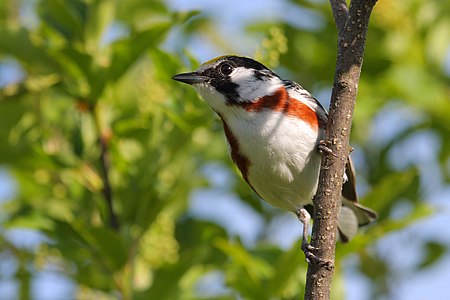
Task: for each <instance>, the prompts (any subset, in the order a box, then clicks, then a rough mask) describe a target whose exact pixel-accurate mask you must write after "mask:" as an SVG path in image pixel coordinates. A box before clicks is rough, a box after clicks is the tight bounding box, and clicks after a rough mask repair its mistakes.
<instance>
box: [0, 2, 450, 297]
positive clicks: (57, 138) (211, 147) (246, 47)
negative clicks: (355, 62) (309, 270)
mask: <svg viewBox="0 0 450 300" xmlns="http://www.w3.org/2000/svg"><path fill="white" fill-rule="evenodd" d="M449 15H450V2H448V1H439V0H435V1H420V0H412V1H401V0H394V1H379V3H378V4H377V5H376V6H375V9H374V12H373V14H372V18H371V23H370V29H369V34H368V40H367V47H366V53H365V61H364V66H363V73H362V78H361V82H360V85H359V93H358V101H357V106H356V111H355V115H354V126H353V132H352V138H351V144H352V146H353V147H354V148H355V151H354V152H353V153H352V156H353V158H354V160H355V163H356V168H357V175H358V191H359V193H360V195H361V200H362V202H363V203H364V204H365V205H367V206H369V207H372V208H374V209H376V210H377V211H378V212H379V214H380V220H379V221H378V222H377V223H376V224H374V225H373V226H371V227H370V228H367V229H366V230H364V231H363V232H362V233H360V234H359V235H358V236H357V237H356V238H355V239H354V240H353V241H352V242H351V243H349V244H346V245H342V244H338V245H337V257H338V258H337V267H336V275H335V279H334V282H333V283H334V285H333V299H355V300H361V299H362V300H364V299H396V300H398V299H437V298H440V297H442V291H443V290H446V289H447V286H448V280H449V278H450V271H449V270H450V231H449V230H448V221H449V220H450V184H449V181H450V154H449V153H450V139H449V137H450V121H449V120H450V118H449V116H450V89H449V81H450V80H449V78H450V18H449V17H448V16H449ZM335 45H336V29H335V25H334V22H333V18H332V14H331V11H330V7H329V3H328V1H322V0H310V1H306V0H298V1H295V0H291V1H288V0H285V1H275V0H272V1H269V0H264V1H235V0H233V1H207V0H202V1H200V0H199V1H182V0H170V1H158V0H150V1H148V0H115V1H112V0H40V1H39V0H2V1H0V89H1V90H0V143H1V145H0V201H1V203H0V204H1V209H0V247H1V248H0V294H1V295H2V297H0V298H1V299H299V298H302V295H303V289H304V282H305V272H306V263H305V262H304V255H303V253H301V252H300V250H299V242H298V238H299V233H300V231H301V225H300V224H299V223H298V222H297V221H296V219H295V216H293V215H291V214H288V213H286V212H282V211H279V210H277V209H274V208H271V207H269V206H268V205H266V204H264V203H263V202H262V201H260V200H259V199H258V197H257V196H256V195H255V194H254V193H253V192H252V191H251V190H250V189H249V188H248V187H247V186H246V184H245V183H244V182H243V180H242V179H241V178H240V176H239V175H238V173H237V172H236V169H235V168H234V167H233V166H232V164H231V160H230V159H229V157H228V153H227V146H226V142H225V139H224V136H223V133H222V129H221V124H220V122H218V120H217V118H216V117H215V115H214V114H213V113H212V111H211V110H210V109H209V107H208V106H207V105H206V104H205V103H204V102H203V101H202V100H201V99H199V97H198V96H197V95H196V93H195V92H194V91H193V89H192V88H190V87H188V86H184V85H181V84H178V83H176V82H174V81H172V80H171V79H170V78H171V76H172V75H174V74H176V73H179V72H184V71H189V70H193V69H195V68H197V67H198V65H199V64H200V63H201V62H203V61H205V60H207V59H210V58H212V57H214V56H218V55H222V54H226V53H237V54H240V55H248V56H252V57H255V58H256V59H258V60H260V61H262V62H263V63H265V64H266V65H267V66H269V67H271V68H273V69H274V70H275V71H276V72H277V73H278V74H280V75H281V76H282V77H284V78H289V79H293V80H295V81H297V82H300V83H301V84H302V85H303V86H304V87H305V88H307V89H308V90H310V91H311V92H312V93H313V94H314V95H315V96H316V97H317V98H318V99H319V100H321V101H322V103H324V104H325V105H328V101H329V97H330V94H331V85H332V78H333V72H334V64H335V55H336V47H335ZM99 141H102V142H103V146H102V143H100V142H99ZM102 155H104V157H105V158H106V166H107V168H108V170H107V171H108V176H109V181H110V183H111V189H112V199H113V205H114V210H115V211H116V213H117V216H118V220H119V228H118V229H117V230H115V229H114V228H112V227H111V226H110V225H109V218H110V216H109V214H108V209H107V204H106V201H105V195H104V192H103V188H104V184H105V181H104V175H103V166H104V165H105V164H102V163H101V157H102Z"/></svg>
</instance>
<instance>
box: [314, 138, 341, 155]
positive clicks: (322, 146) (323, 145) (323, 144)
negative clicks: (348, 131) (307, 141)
mask: <svg viewBox="0 0 450 300" xmlns="http://www.w3.org/2000/svg"><path fill="white" fill-rule="evenodd" d="M328 144H329V142H327V141H324V140H320V141H319V145H317V148H318V149H319V152H320V153H322V154H323V153H328V154H330V155H333V156H334V157H338V156H337V155H336V154H334V152H333V150H331V149H330V147H328Z"/></svg>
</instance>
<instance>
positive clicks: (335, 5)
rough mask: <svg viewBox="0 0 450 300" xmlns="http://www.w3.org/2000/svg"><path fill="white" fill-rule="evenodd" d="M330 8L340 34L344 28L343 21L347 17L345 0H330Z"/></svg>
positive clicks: (345, 20)
mask: <svg viewBox="0 0 450 300" xmlns="http://www.w3.org/2000/svg"><path fill="white" fill-rule="evenodd" d="M330 4H331V10H332V11H333V17H334V21H335V22H336V27H337V29H338V33H339V34H340V33H341V32H342V31H343V30H344V26H345V22H347V19H348V7H347V2H346V0H330Z"/></svg>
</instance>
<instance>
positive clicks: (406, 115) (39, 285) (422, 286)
mask: <svg viewBox="0 0 450 300" xmlns="http://www.w3.org/2000/svg"><path fill="white" fill-rule="evenodd" d="M168 3H169V5H170V6H171V7H172V8H173V9H175V10H192V9H199V10H202V11H203V12H204V13H206V14H208V15H209V16H212V17H213V19H214V20H215V22H216V23H217V26H218V29H219V30H220V32H221V33H222V34H223V35H224V36H232V37H233V39H230V41H229V43H230V48H232V49H234V51H235V53H239V54H242V55H251V54H252V53H253V51H254V50H255V44H257V42H258V41H257V40H254V39H253V38H248V37H246V38H243V37H244V36H243V33H244V30H243V27H244V26H245V25H246V24H247V23H249V22H252V21H255V20H258V19H261V18H264V19H265V20H279V19H283V20H286V21H288V22H290V23H291V24H292V25H293V26H296V27H299V28H306V29H308V28H309V29H314V28H318V27H320V26H321V23H322V20H321V18H320V16H318V15H317V14H315V13H314V12H313V11H308V10H300V9H299V8H298V7H295V6H292V5H290V4H288V2H287V1H279V0H258V1H241V0H229V1H224V2H222V3H221V5H220V7H219V6H217V5H215V2H214V1H210V0H193V1H187V0H170V1H168ZM256 3H257V5H255V4H256ZM236 7H239V9H236ZM23 15H24V18H25V19H27V20H28V21H27V23H28V24H29V26H32V25H33V22H34V21H33V17H32V16H33V11H32V8H30V6H28V5H27V6H26V7H25V8H24V12H23ZM299 15H300V16H301V18H299V17H298V16H299ZM236 20H239V21H236ZM121 30H122V29H121V28H120V27H116V28H115V29H114V28H113V29H112V30H111V32H110V36H109V37H107V38H106V39H105V42H107V41H108V40H111V39H114V38H116V37H118V36H120V34H124V33H123V32H121ZM176 39H177V34H176V32H175V33H173V34H171V35H170V36H169V39H168V41H167V43H166V46H165V47H166V48H168V49H169V50H170V48H171V47H172V46H173V45H174V43H176ZM192 43H193V44H195V45H199V44H200V45H202V46H201V47H198V46H193V45H192V46H189V45H188V46H187V47H188V48H189V51H190V52H191V53H192V54H193V55H194V56H195V57H197V58H198V59H199V60H200V61H206V60H208V59H210V58H212V57H215V56H218V55H221V54H224V53H221V52H220V51H221V50H220V49H217V48H215V47H214V46H213V45H211V44H209V43H207V42H206V41H205V40H204V39H202V38H201V37H197V39H196V40H193V41H192ZM449 61H450V55H449ZM449 65H450V63H449ZM22 77H23V72H22V71H21V70H20V68H18V67H17V64H16V63H15V62H14V61H12V60H3V61H0V87H1V86H5V85H6V84H9V83H12V82H16V81H18V80H20V79H21V78H22ZM329 94H330V91H325V92H324V91H321V93H320V95H319V96H318V97H317V98H319V100H323V102H326V101H327V99H329V96H330V95H329ZM390 105H392V107H385V108H383V109H381V111H380V113H379V114H378V116H377V118H376V120H375V123H374V127H373V128H372V130H371V133H370V134H371V136H372V139H373V140H375V141H377V142H379V143H386V142H389V141H390V139H392V138H393V137H394V136H395V132H393V131H392V128H395V130H404V129H405V128H403V129H402V128H401V127H402V126H406V125H408V124H410V125H412V124H413V123H414V122H417V121H418V120H420V118H421V116H420V115H417V114H416V113H414V112H413V111H411V110H409V109H408V108H407V107H404V106H402V105H401V104H396V103H392V104H390ZM386 124H391V126H389V128H386ZM392 124H397V125H396V126H392ZM379 132H383V135H380V134H379ZM438 148H439V141H438V140H436V138H435V137H434V136H433V135H432V133H430V132H427V131H423V132H419V133H418V134H417V135H415V136H414V138H412V139H409V140H407V141H405V142H403V143H399V144H398V145H397V146H396V149H394V151H393V152H392V163H393V164H394V165H395V166H396V167H397V168H398V169H399V170H401V169H404V168H405V167H406V166H407V165H408V164H409V163H410V162H411V161H413V162H414V163H417V164H418V166H419V168H420V170H421V174H422V175H421V176H423V179H424V182H425V183H426V184H427V185H428V186H432V187H437V188H433V189H428V193H427V199H428V201H429V203H432V204H433V205H434V206H435V207H436V208H438V212H437V213H436V214H434V215H433V216H432V217H431V218H427V219H426V220H423V221H421V222H418V223H417V224H414V225H413V226H411V227H408V228H407V229H405V230H402V231H401V232H395V233H392V234H389V235H387V236H385V237H383V238H382V239H381V240H380V241H378V242H377V244H376V246H375V248H376V251H377V252H378V253H379V254H380V256H382V257H383V258H385V259H386V260H388V261H389V262H390V264H391V266H392V269H393V270H394V271H395V272H398V274H403V275H404V276H400V277H399V278H400V279H399V281H398V282H393V283H392V285H395V286H396V289H395V290H396V294H395V295H390V297H389V298H386V300H387V299H396V300H403V299H404V300H406V299H408V300H410V299H418V300H419V299H438V298H440V297H441V296H442V294H441V291H445V290H447V287H448V282H450V271H449V270H450V254H448V253H447V255H446V256H445V257H444V258H443V259H442V260H441V261H440V263H439V264H434V265H433V266H432V267H430V268H428V269H427V270H426V271H421V272H418V273H411V270H413V269H414V267H415V263H416V262H417V260H418V258H420V257H421V255H423V249H422V248H421V247H422V241H423V240H439V241H443V242H445V243H446V244H447V245H449V246H450V230H439V231H437V230H436V228H448V224H449V223H448V222H449V217H450V201H449V200H450V187H443V186H442V184H440V185H439V184H438V183H436V182H435V178H436V176H434V175H433V174H434V172H435V170H436V169H437V168H438V166H436V165H435V164H436V163H435V160H434V159H433V157H435V154H436V151H437V149H438ZM356 156H357V154H356ZM399 157H400V158H401V159H399ZM356 160H357V159H356ZM357 161H358V160H357ZM202 172H203V173H204V174H205V178H209V179H210V180H211V186H210V187H208V188H203V189H198V190H196V191H195V192H194V193H193V194H192V197H191V203H190V208H189V211H190V213H191V214H192V215H194V216H196V217H198V218H201V219H207V220H211V221H213V222H216V223H218V224H220V225H222V226H224V227H225V228H227V230H228V232H229V233H230V234H231V235H237V236H239V237H240V238H241V239H242V241H243V242H244V243H246V244H247V245H250V246H251V245H253V244H254V243H255V242H256V240H257V238H258V236H259V234H260V233H261V231H262V229H263V224H264V221H263V220H262V218H261V216H260V215H259V214H258V213H256V212H255V211H254V210H253V209H252V208H251V207H250V206H248V205H246V204H245V203H244V202H242V201H240V199H239V198H238V196H237V195H235V194H234V193H233V192H232V190H231V189H230V186H232V185H233V182H234V181H235V180H241V179H240V177H239V176H238V175H236V173H232V172H231V171H230V170H228V169H227V168H226V167H224V166H223V165H221V164H220V163H217V164H211V165H208V166H205V167H204V169H203V170H202ZM358 188H359V190H362V191H363V192H364V186H359V187H358ZM16 192H17V187H16V184H15V182H14V180H13V179H12V177H11V176H10V175H9V173H8V170H7V169H5V168H2V167H1V166H0V203H2V202H3V201H6V199H10V198H12V197H13V196H14V194H15V193H16ZM211 198H214V202H212V201H210V199H211ZM218 207H220V209H217V208H218ZM407 211H408V207H401V206H400V207H399V208H398V210H397V211H396V212H394V215H393V216H392V217H393V218H395V217H398V216H401V215H402V214H404V213H406V212H407ZM395 214H397V215H395ZM235 215H239V216H240V218H231V216H235ZM231 219H233V222H230V220H231ZM301 229H302V228H301V225H300V224H299V223H298V220H297V219H296V217H295V216H294V215H292V214H288V213H286V214H282V215H280V216H277V217H276V218H275V219H274V220H272V221H271V224H270V225H269V232H270V233H271V234H269V235H268V238H269V239H271V241H272V242H274V243H276V244H278V245H280V246H281V247H282V248H285V249H288V248H289V247H290V246H291V245H292V244H293V243H294V242H295V241H296V240H298V238H299V236H300V232H301ZM3 230H4V229H3ZM6 237H7V238H8V239H9V240H10V241H12V242H13V243H15V244H16V245H18V246H20V247H26V248H30V249H33V247H36V246H37V245H38V244H39V242H40V241H41V240H42V239H43V238H44V237H43V236H41V235H39V234H38V233H36V232H33V231H31V230H19V229H15V230H9V231H8V232H7V233H6ZM357 263H358V261H357V258H356V257H350V258H349V259H348V260H347V261H345V262H344V264H345V265H346V268H345V278H346V279H345V280H346V282H347V283H348V284H347V285H346V293H347V299H349V300H365V299H369V298H368V297H367V296H365V295H368V293H367V292H366V291H367V289H370V284H369V282H368V281H367V279H365V278H364V277H362V276H361V275H360V274H358V273H357V271H356V266H357ZM15 268H17V265H15V263H14V261H11V260H9V259H8V257H2V256H0V273H1V274H2V279H0V295H3V297H6V298H5V299H15V297H16V291H17V286H16V283H15V282H14V281H13V280H12V279H11V278H10V277H11V276H12V274H13V270H15ZM221 279H222V281H223V278H221V275H220V274H211V278H209V277H208V278H205V280H204V284H203V286H205V287H207V286H210V287H211V286H212V289H213V291H214V288H215V289H216V290H217V291H224V290H226V289H225V288H224V286H222V285H221V284H220V282H221ZM74 288H75V287H74V284H73V283H72V282H71V281H70V280H69V279H68V278H65V277H64V276H61V275H60V274H59V273H57V272H56V270H51V269H49V270H45V271H44V272H40V273H39V274H38V276H37V277H36V278H35V280H34V281H33V284H32V289H33V291H34V293H35V295H36V299H48V300H51V299H61V298H62V297H64V296H65V295H70V294H72V293H73V291H74ZM432 295H434V296H432ZM2 299H3V298H2Z"/></svg>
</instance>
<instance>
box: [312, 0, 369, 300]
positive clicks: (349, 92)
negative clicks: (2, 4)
mask: <svg viewBox="0 0 450 300" xmlns="http://www.w3.org/2000/svg"><path fill="white" fill-rule="evenodd" d="M330 2H331V7H332V9H333V15H334V17H335V20H336V25H337V27H338V31H339V39H338V53H337V61H336V71H335V77H334V83H333V92H332V95H331V103H330V112H329V119H328V124H327V131H326V139H325V140H326V141H327V142H328V144H329V145H330V146H329V148H330V149H331V150H332V152H333V153H334V154H336V156H333V155H330V154H328V153H324V156H323V159H322V165H321V171H320V177H319V185H318V190H317V194H316V197H314V209H315V216H314V224H313V232H312V238H311V245H312V246H313V247H315V248H317V249H318V250H317V253H316V256H317V257H318V258H320V259H321V260H322V261H329V262H331V264H328V265H327V264H310V265H309V266H308V273H307V279H306V290H305V299H306V300H312V299H327V300H328V299H330V292H331V280H332V276H333V271H334V270H333V266H334V256H335V244H336V232H337V230H336V228H337V216H338V212H339V207H340V205H341V191H342V181H343V174H344V167H345V163H346V160H347V156H348V155H349V153H350V146H349V132H350V129H351V125H352V115H353V110H354V107H355V102H356V93H357V90H358V82H359V77H360V74H361V66H362V61H363V53H364V47H365V42H366V34H367V28H368V24H369V18H370V14H371V12H372V8H373V6H374V5H375V3H376V0H353V1H351V4H350V8H349V11H348V15H347V17H345V19H344V15H343V12H344V11H345V10H344V9H343V4H345V1H342V0H337V1H333V0H331V1H330ZM345 7H346V6H345Z"/></svg>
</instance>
